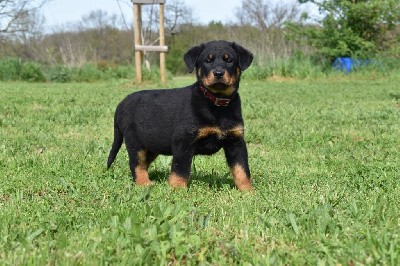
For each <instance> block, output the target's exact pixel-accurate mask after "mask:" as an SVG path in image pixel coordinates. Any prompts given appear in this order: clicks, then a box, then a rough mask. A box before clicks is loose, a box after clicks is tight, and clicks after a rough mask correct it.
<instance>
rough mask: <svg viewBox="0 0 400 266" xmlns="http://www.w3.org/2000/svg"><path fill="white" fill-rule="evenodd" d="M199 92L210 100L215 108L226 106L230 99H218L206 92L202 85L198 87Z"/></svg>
mask: <svg viewBox="0 0 400 266" xmlns="http://www.w3.org/2000/svg"><path fill="white" fill-rule="evenodd" d="M199 89H200V91H201V92H202V93H203V95H204V97H206V98H207V99H208V100H210V101H211V102H212V103H213V104H214V105H215V106H224V107H225V106H228V104H229V103H230V101H231V99H229V98H218V97H216V96H215V95H214V94H213V93H212V92H210V91H209V90H207V89H206V88H205V87H204V86H203V85H202V84H200V85H199Z"/></svg>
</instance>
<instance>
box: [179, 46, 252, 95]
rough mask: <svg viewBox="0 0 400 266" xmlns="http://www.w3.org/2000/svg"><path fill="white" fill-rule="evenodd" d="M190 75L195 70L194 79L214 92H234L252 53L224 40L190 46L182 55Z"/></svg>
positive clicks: (249, 62)
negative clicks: (195, 77)
mask: <svg viewBox="0 0 400 266" xmlns="http://www.w3.org/2000/svg"><path fill="white" fill-rule="evenodd" d="M184 59H185V63H186V65H187V67H188V70H189V72H192V71H193V69H194V68H196V76H197V80H198V81H200V82H201V83H202V84H203V86H205V87H206V88H208V89H209V90H211V91H213V92H214V93H219V94H223V95H226V96H229V95H231V94H232V93H233V92H235V91H236V90H237V88H238V85H239V80H240V75H241V73H242V71H243V70H245V69H246V68H248V67H249V66H250V64H251V62H252V61H253V55H252V53H251V52H249V51H248V50H246V49H245V48H243V47H242V46H240V45H238V44H236V43H234V42H227V41H211V42H208V43H205V44H201V45H199V46H194V47H192V48H191V49H190V50H189V51H188V52H187V53H186V54H185V56H184Z"/></svg>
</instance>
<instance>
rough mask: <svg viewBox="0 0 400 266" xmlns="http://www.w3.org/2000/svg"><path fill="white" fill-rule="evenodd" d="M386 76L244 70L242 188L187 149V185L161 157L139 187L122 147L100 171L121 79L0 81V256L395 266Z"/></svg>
mask: <svg viewBox="0 0 400 266" xmlns="http://www.w3.org/2000/svg"><path fill="white" fill-rule="evenodd" d="M192 81H193V77H186V78H176V79H174V81H172V82H171V83H170V84H169V86H170V87H175V86H182V85H184V84H190V83H191V82H192ZM399 83H400V79H399V78H398V77H397V78H394V77H392V78H389V77H386V78H384V77H382V78H378V79H375V80H367V79H363V80H356V79H355V78H353V77H352V76H351V75H350V76H347V77H345V76H343V77H341V78H340V79H339V80H337V79H336V80H335V79H334V78H329V79H322V80H314V81H307V80H306V81H285V82H271V81H264V82H261V81H256V82H254V81H251V80H248V79H245V80H243V82H242V84H241V96H242V102H243V113H244V119H245V128H246V140H247V144H248V149H249V157H250V158H249V160H250V166H251V170H252V178H253V180H254V186H255V189H256V193H255V194H248V193H240V192H239V191H237V190H236V189H235V188H234V186H233V182H232V179H231V177H230V175H229V170H228V168H227V166H226V163H225V161H224V158H223V157H224V156H223V154H222V153H218V154H216V155H215V156H212V157H200V156H199V157H196V158H195V160H194V163H193V167H192V179H191V186H190V189H189V190H188V191H181V190H178V191H173V190H171V189H170V188H169V187H168V186H167V184H166V179H167V177H168V173H169V165H170V158H169V157H159V158H158V159H157V160H156V161H155V162H154V164H153V165H152V167H151V170H150V176H151V178H152V179H153V180H156V184H155V186H153V187H151V188H138V187H136V186H135V185H134V184H133V183H132V180H131V175H130V171H129V167H128V161H127V153H126V151H125V148H124V149H122V150H121V152H120V154H119V155H118V157H117V160H116V162H115V164H114V165H113V167H112V169H110V170H109V171H107V170H106V169H105V168H106V167H105V165H106V159H107V156H108V151H109V148H110V145H111V141H112V132H113V126H112V125H113V113H114V109H115V107H116V105H117V103H118V102H119V101H120V100H121V99H123V98H124V97H125V96H126V95H127V94H128V93H130V92H131V91H133V90H137V89H138V88H137V87H135V88H134V87H133V86H131V85H130V84H129V83H122V82H109V83H94V84H80V83H76V84H74V83H71V84H49V83H46V84H29V83H22V82H7V83H4V82H3V83H0V178H1V179H0V181H1V185H0V225H1V226H0V264H1V265H4V264H5V265H7V264H12V265H20V264H23V265H26V264H36V265H44V264H51V265H52V264H84V265H87V264H90V265H98V264H129V265H141V264H146V265H165V264H189V265H193V264H213V265H232V264H238V265H246V264H247V265H249V264H253V265H268V264H272V265H274V264H278V265H282V264H288V265H305V264H306V265H315V264H319V265H324V264H328V265H338V264H341V265H354V264H357V265H361V264H365V265H377V264H380V265H399V264H400V233H399V232H400V210H399V209H400V208H399V207H400V181H399V177H400V148H399V147H400V138H399V136H400V89H399V86H398V84H399ZM147 87H152V86H150V85H148V86H147Z"/></svg>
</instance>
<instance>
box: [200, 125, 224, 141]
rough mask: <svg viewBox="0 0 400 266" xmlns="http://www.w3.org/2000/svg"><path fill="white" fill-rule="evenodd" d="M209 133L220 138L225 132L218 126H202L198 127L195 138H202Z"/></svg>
mask: <svg viewBox="0 0 400 266" xmlns="http://www.w3.org/2000/svg"><path fill="white" fill-rule="evenodd" d="M209 135H216V136H217V137H218V138H219V139H222V138H223V137H224V135H225V134H224V132H223V131H222V130H221V129H220V128H219V127H202V128H199V131H198V133H197V137H196V139H202V138H205V137H207V136H209Z"/></svg>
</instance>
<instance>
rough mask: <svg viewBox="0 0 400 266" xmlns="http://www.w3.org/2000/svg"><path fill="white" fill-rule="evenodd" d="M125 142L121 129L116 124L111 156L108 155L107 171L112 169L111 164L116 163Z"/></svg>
mask: <svg viewBox="0 0 400 266" xmlns="http://www.w3.org/2000/svg"><path fill="white" fill-rule="evenodd" d="M123 140H124V137H123V134H122V132H121V130H120V129H119V127H118V125H117V123H115V124H114V142H113V144H112V147H111V151H110V154H109V155H108V160H107V169H108V168H110V166H111V164H112V163H113V162H114V160H115V157H116V156H117V154H118V151H119V149H120V148H121V145H122V142H123Z"/></svg>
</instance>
